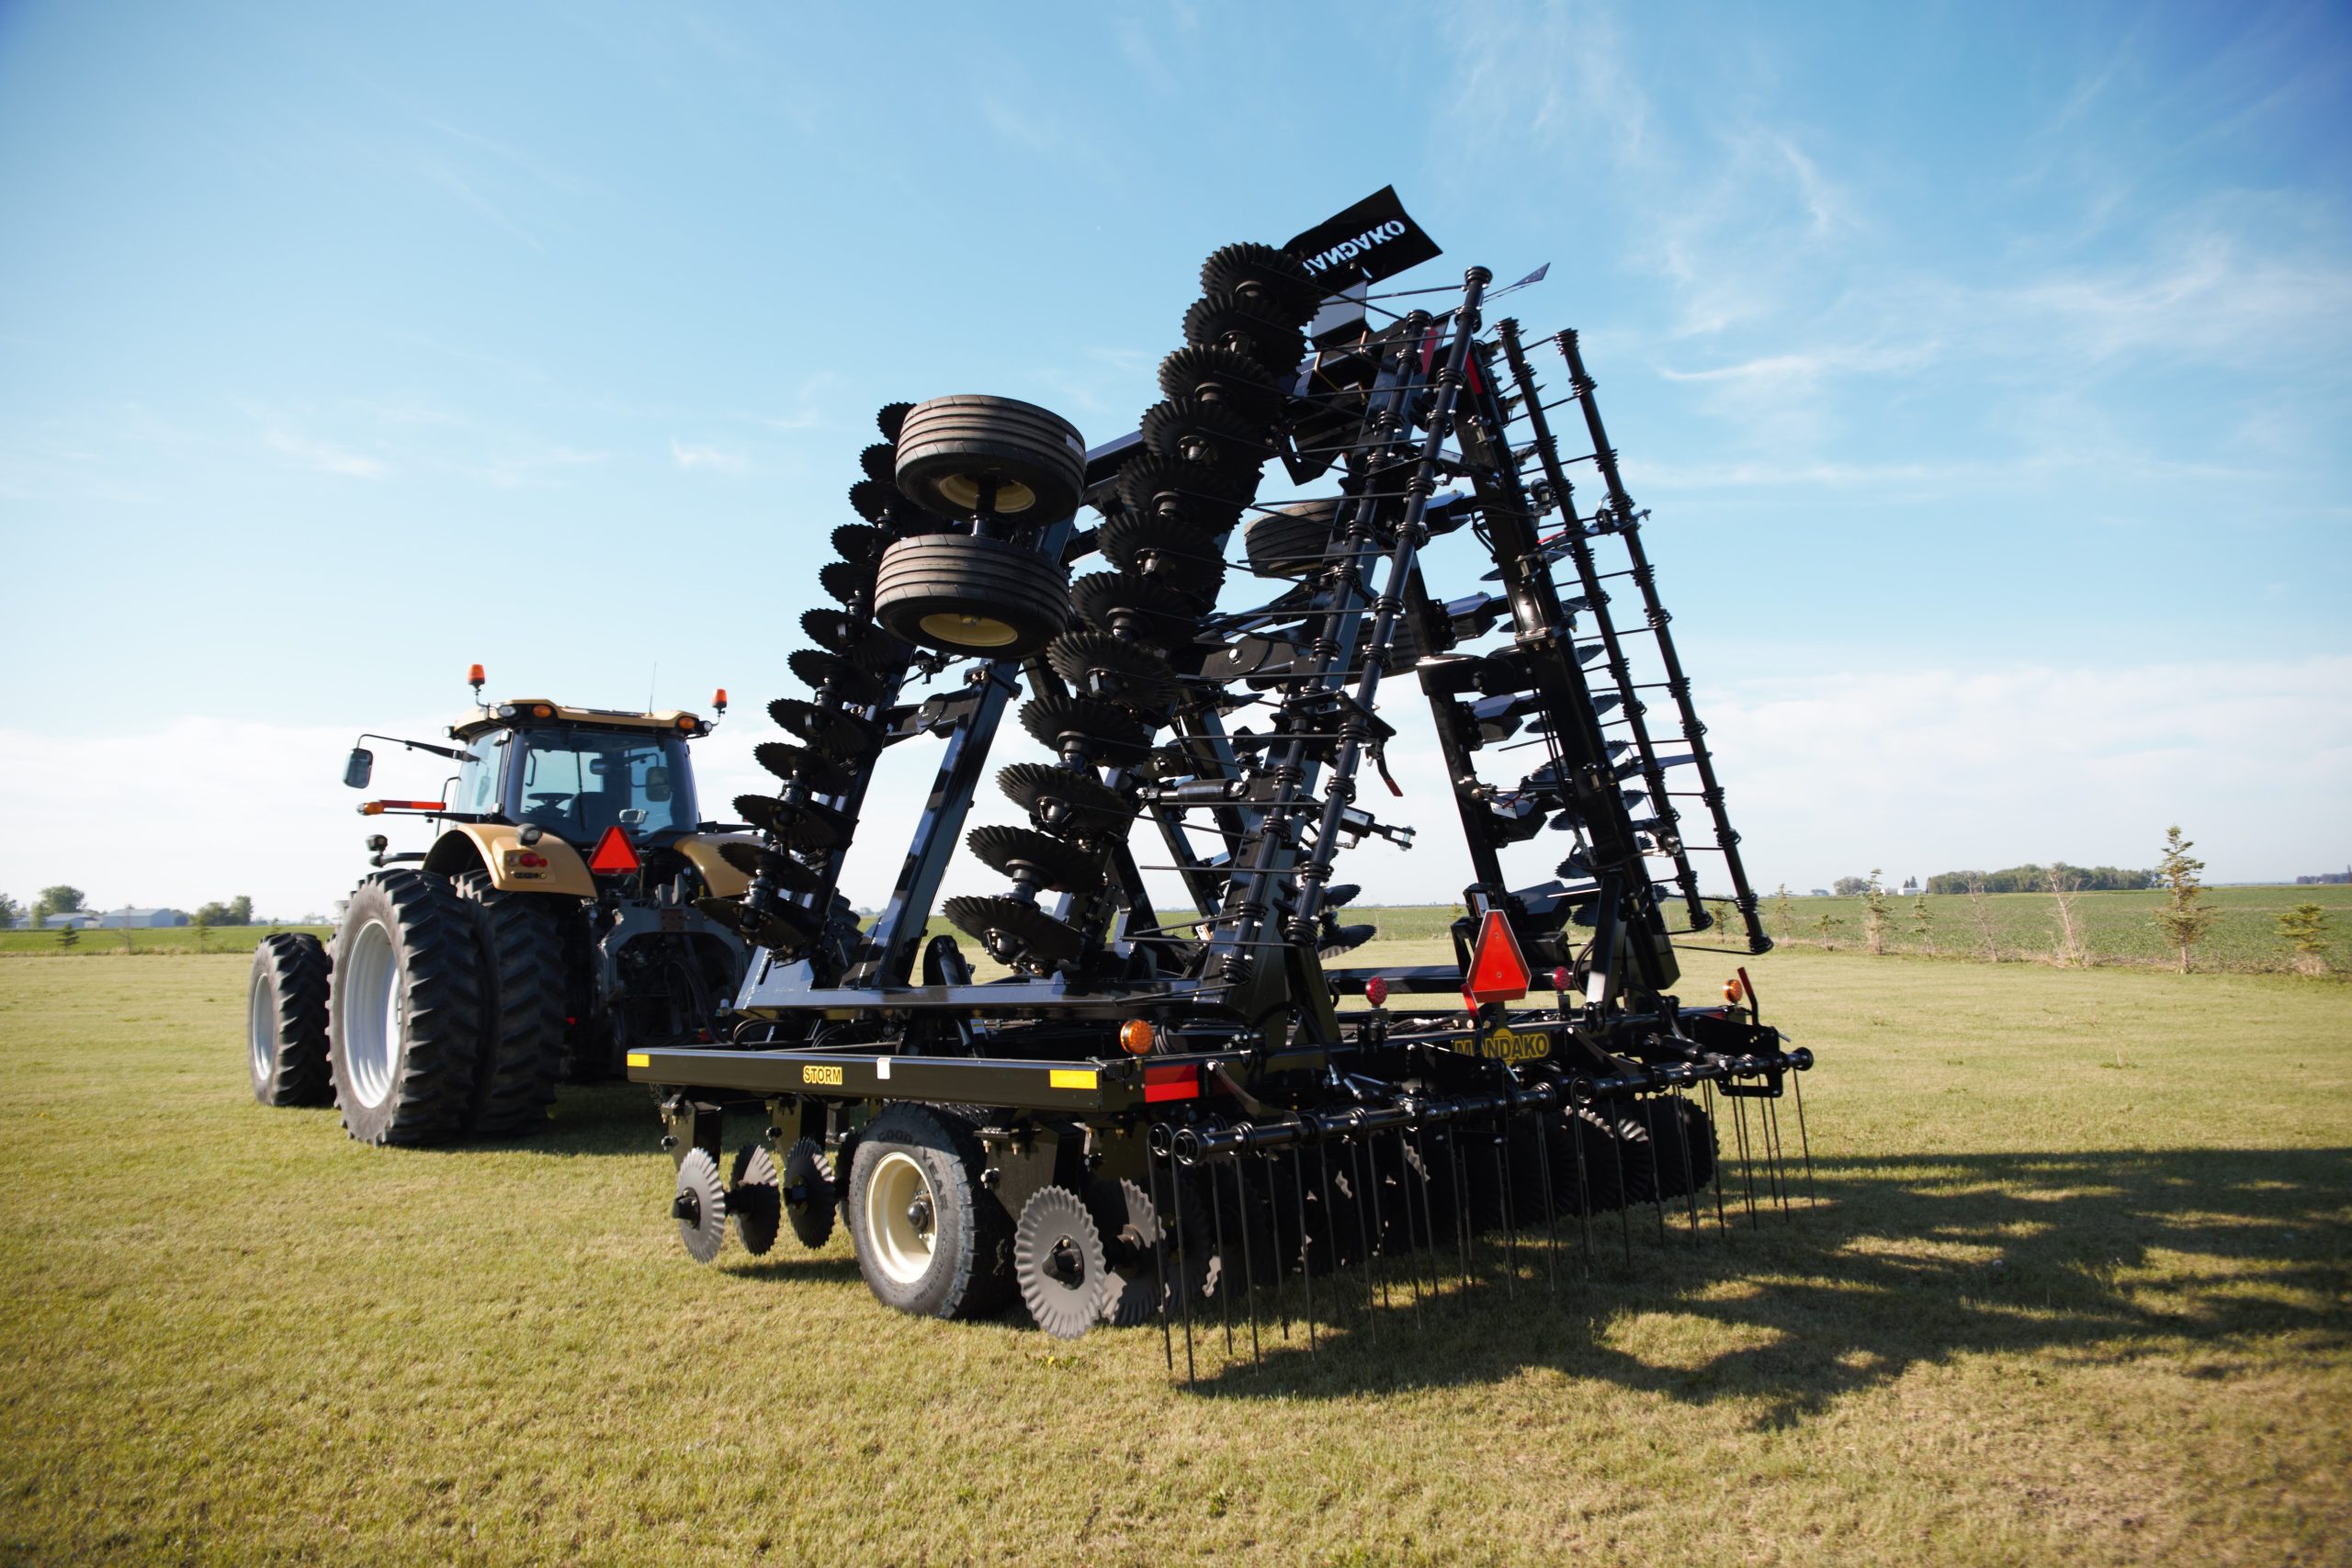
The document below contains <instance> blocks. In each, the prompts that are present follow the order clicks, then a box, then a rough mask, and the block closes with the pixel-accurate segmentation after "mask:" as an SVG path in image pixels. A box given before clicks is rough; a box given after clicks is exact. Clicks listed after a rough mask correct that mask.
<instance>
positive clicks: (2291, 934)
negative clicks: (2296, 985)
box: [2278, 904, 2327, 975]
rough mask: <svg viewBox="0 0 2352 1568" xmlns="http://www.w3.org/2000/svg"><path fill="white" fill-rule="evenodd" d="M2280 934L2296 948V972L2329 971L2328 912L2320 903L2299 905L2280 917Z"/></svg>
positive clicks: (2310, 973)
mask: <svg viewBox="0 0 2352 1568" xmlns="http://www.w3.org/2000/svg"><path fill="white" fill-rule="evenodd" d="M2278 934H2279V935H2280V936H2282V937H2285V938H2286V939H2287V941H2288V942H2289V944H2290V945H2291V946H2292V947H2293V948H2294V950H2295V972H2296V973H2297V974H2299V975H2324V974H2325V973H2326V972H2327V911H2326V910H2325V909H2323V908H2320V907H2319V906H2318V905H2317V904H2298V905H2296V906H2295V907H2294V908H2291V909H2290V910H2288V911H2287V912H2286V913H2285V914H2283V915H2281V916H2279V917H2278Z"/></svg>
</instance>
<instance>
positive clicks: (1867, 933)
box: [1861, 866, 1886, 957]
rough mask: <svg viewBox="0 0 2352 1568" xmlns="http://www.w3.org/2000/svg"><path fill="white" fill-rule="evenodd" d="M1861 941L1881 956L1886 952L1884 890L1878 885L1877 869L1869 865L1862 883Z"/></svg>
mask: <svg viewBox="0 0 2352 1568" xmlns="http://www.w3.org/2000/svg"><path fill="white" fill-rule="evenodd" d="M1861 897H1862V941H1863V942H1866V943H1868V944H1869V947H1870V950H1871V952H1872V953H1877V954H1879V955H1880V956H1882V957H1883V956H1884V955H1885V953H1886V892H1885V890H1884V889H1883V888H1882V887H1881V886H1879V869H1878V867H1876V866H1872V867H1871V874H1870V879H1869V880H1868V881H1867V882H1865V883H1863V884H1862V894H1861Z"/></svg>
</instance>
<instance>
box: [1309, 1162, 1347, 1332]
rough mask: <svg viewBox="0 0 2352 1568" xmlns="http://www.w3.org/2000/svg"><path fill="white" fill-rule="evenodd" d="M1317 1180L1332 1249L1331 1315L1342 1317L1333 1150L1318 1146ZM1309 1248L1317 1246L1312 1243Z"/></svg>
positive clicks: (1325, 1235)
mask: <svg viewBox="0 0 2352 1568" xmlns="http://www.w3.org/2000/svg"><path fill="white" fill-rule="evenodd" d="M1315 1155H1316V1158H1315V1168H1316V1171H1317V1179H1318V1180H1320V1181H1321V1182H1322V1184H1323V1239H1324V1240H1325V1241H1327V1242H1329V1244H1330V1247H1331V1315H1332V1316H1334V1317H1338V1316H1340V1315H1341V1314H1340V1285H1339V1279H1340V1238H1339V1236H1338V1235H1336V1234H1334V1231H1333V1226H1332V1220H1331V1150H1330V1148H1329V1145H1321V1144H1318V1145H1316V1150H1315ZM1307 1245H1308V1246H1309V1247H1312V1246H1314V1245H1315V1244H1314V1243H1313V1242H1312V1241H1310V1242H1308V1243H1307Z"/></svg>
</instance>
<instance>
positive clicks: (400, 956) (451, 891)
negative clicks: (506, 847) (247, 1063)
mask: <svg viewBox="0 0 2352 1568" xmlns="http://www.w3.org/2000/svg"><path fill="white" fill-rule="evenodd" d="M481 1031H482V987H481V944H480V942H478V941H477V939H476V937H475V934H474V926H473V916H472V913H471V911H470V910H469V909H468V908H467V907H466V905H465V903H464V902H463V901H462V900H461V899H459V898H458V890H457V888H456V887H454V886H451V885H450V882H449V879H448V878H447V877H446V876H438V875H435V874H432V873H430V872H421V871H405V870H402V871H383V872H378V873H377V874H374V875H372V876H370V877H368V880H366V881H365V882H362V883H361V884H360V885H359V886H358V887H357V888H356V889H355V890H354V891H353V893H352V895H351V902H350V903H349V904H348V905H347V906H345V910H344V916H343V929H342V930H340V931H337V932H336V933H335V943H334V976H333V982H332V984H331V985H330V986H329V987H328V991H327V1062H328V1066H329V1067H330V1069H331V1071H332V1073H333V1076H334V1098H335V1103H336V1104H337V1105H339V1106H341V1107H342V1109H343V1126H344V1130H345V1132H347V1133H349V1134H351V1135H352V1137H354V1138H355V1139H356V1140H358V1141H359V1142H360V1143H363V1144H426V1143H432V1142H434V1141H435V1140H437V1139H443V1138H448V1137H451V1136H454V1135H455V1134H458V1133H461V1132H463V1131H464V1130H465V1126H466V1122H467V1120H468V1118H469V1116H470V1114H471V1112H472V1110H473V1102H474V1064H475V1061H476V1058H477V1057H478V1056H479V1055H480V1053H481Z"/></svg>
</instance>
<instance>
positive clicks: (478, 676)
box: [466, 664, 490, 696]
mask: <svg viewBox="0 0 2352 1568" xmlns="http://www.w3.org/2000/svg"><path fill="white" fill-rule="evenodd" d="M489 678H490V677H488V676H487V675H484V674H483V673H482V672H481V665H479V664H469V665H467V666H466V684H467V685H469V686H471V687H472V688H473V689H474V693H475V694H476V695H477V696H479V695H480V694H481V683H482V682H484V681H486V680H488V679H489Z"/></svg>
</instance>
